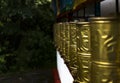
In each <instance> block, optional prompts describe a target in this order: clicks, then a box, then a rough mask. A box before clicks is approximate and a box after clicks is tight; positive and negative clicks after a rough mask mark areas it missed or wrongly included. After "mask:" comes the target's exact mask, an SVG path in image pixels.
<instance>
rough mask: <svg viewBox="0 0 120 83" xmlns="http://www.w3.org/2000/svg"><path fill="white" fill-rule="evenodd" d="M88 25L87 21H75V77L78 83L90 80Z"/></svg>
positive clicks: (85, 82)
mask: <svg viewBox="0 0 120 83" xmlns="http://www.w3.org/2000/svg"><path fill="white" fill-rule="evenodd" d="M90 59H91V53H90V25H89V22H78V23H77V65H78V70H77V72H78V73H77V78H76V80H75V81H77V82H78V83H89V81H90V65H91V61H90Z"/></svg>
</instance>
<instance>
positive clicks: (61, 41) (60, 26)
mask: <svg viewBox="0 0 120 83" xmlns="http://www.w3.org/2000/svg"><path fill="white" fill-rule="evenodd" d="M59 34H60V35H59V41H58V42H59V52H60V54H61V56H62V50H63V49H62V48H63V45H62V43H63V23H59Z"/></svg>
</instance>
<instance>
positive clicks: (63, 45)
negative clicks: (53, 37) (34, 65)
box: [60, 23, 66, 58]
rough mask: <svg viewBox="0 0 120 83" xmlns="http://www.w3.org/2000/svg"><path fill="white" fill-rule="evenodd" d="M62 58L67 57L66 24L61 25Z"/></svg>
mask: <svg viewBox="0 0 120 83" xmlns="http://www.w3.org/2000/svg"><path fill="white" fill-rule="evenodd" d="M60 28H61V56H62V57H63V58H64V57H65V28H66V27H65V23H62V25H61V27H60Z"/></svg>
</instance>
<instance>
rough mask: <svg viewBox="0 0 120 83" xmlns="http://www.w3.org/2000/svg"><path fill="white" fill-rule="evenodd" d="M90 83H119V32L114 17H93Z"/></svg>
mask: <svg viewBox="0 0 120 83" xmlns="http://www.w3.org/2000/svg"><path fill="white" fill-rule="evenodd" d="M90 25H91V54H92V57H91V62H92V63H91V81H90V83H120V53H119V51H118V50H119V49H120V45H119V44H120V42H119V41H120V37H119V36H120V35H119V33H120V30H119V28H120V27H119V26H118V20H117V19H116V18H115V17H93V18H91V19H90Z"/></svg>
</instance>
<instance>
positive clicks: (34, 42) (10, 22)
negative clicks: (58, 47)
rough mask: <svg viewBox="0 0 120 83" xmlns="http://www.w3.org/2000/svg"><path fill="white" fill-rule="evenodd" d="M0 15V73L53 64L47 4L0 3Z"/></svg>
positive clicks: (26, 0) (41, 0)
mask: <svg viewBox="0 0 120 83" xmlns="http://www.w3.org/2000/svg"><path fill="white" fill-rule="evenodd" d="M0 12H1V13H0V72H7V71H16V70H17V71H23V70H25V69H27V68H40V67H43V66H45V65H47V64H49V63H55V48H54V45H53V37H52V33H53V32H52V25H53V23H54V16H53V13H52V10H51V9H50V2H48V1H47V0H0Z"/></svg>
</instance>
